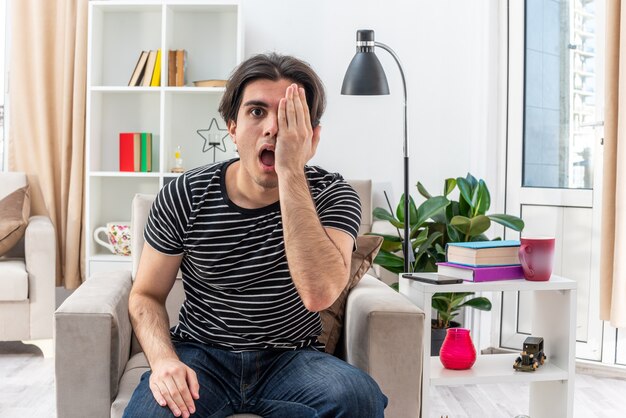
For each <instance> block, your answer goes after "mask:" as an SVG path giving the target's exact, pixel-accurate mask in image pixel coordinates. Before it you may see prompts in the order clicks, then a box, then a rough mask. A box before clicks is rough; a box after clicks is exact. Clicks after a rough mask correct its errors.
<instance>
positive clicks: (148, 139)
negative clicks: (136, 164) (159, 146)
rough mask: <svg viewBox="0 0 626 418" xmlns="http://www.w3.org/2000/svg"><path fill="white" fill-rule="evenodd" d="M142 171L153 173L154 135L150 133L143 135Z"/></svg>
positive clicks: (143, 133)
mask: <svg viewBox="0 0 626 418" xmlns="http://www.w3.org/2000/svg"><path fill="white" fill-rule="evenodd" d="M140 166H141V171H142V172H144V173H146V172H151V171H152V134H151V133H150V132H142V133H141V159H140Z"/></svg>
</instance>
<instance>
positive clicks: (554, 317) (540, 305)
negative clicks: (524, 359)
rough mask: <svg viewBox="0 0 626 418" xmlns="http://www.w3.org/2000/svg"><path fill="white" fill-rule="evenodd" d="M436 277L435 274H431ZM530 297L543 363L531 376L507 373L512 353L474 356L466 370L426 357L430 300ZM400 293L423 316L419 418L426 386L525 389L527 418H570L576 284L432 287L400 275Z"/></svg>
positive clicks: (555, 280) (426, 410)
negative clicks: (446, 295) (474, 295)
mask: <svg viewBox="0 0 626 418" xmlns="http://www.w3.org/2000/svg"><path fill="white" fill-rule="evenodd" d="M432 274H433V275H436V273H432ZM517 291H531V292H533V293H532V294H533V299H532V300H533V302H532V303H533V307H532V309H531V311H532V318H531V333H532V335H533V336H537V337H543V340H544V352H545V353H546V355H547V357H548V359H547V361H546V363H545V364H544V365H543V366H541V367H539V369H537V370H536V371H534V372H519V371H515V370H514V369H513V363H514V361H515V358H516V357H517V356H518V354H490V355H480V354H478V357H477V358H476V363H474V366H472V368H471V369H469V370H448V369H445V368H443V366H442V365H441V362H440V361H439V357H431V355H430V323H431V319H432V309H431V301H432V297H433V294H434V293H437V292H517ZM400 293H402V294H403V295H405V296H406V297H407V298H409V299H410V300H411V301H412V302H413V303H415V304H416V305H417V306H418V307H419V308H421V309H422V310H423V311H424V313H425V320H424V363H423V364H424V367H423V369H424V372H423V380H422V415H421V416H422V417H424V418H428V417H430V416H431V415H432V416H439V415H440V414H439V413H438V411H434V412H435V414H431V413H430V387H431V386H439V385H470V384H480V383H522V382H528V383H529V384H530V400H529V415H530V416H531V417H533V418H548V417H549V418H552V417H568V418H570V417H572V415H573V404H574V398H573V395H574V372H575V357H576V351H575V342H576V341H575V340H576V338H575V337H576V334H575V332H576V282H575V281H573V280H570V279H566V278H563V277H559V276H555V275H553V276H552V277H551V278H550V280H549V281H547V282H531V281H527V280H503V281H497V282H482V283H473V282H463V283H459V284H451V285H436V284H428V283H422V282H418V281H415V280H410V279H405V278H403V277H402V275H400Z"/></svg>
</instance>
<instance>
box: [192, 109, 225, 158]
mask: <svg viewBox="0 0 626 418" xmlns="http://www.w3.org/2000/svg"><path fill="white" fill-rule="evenodd" d="M196 132H197V133H198V135H200V136H201V137H202V139H204V144H203V145H202V152H208V151H210V150H211V149H213V155H214V158H213V159H214V160H215V149H216V148H217V149H218V150H220V151H222V152H226V142H225V140H226V138H228V129H225V128H224V129H222V128H220V127H219V125H218V124H217V119H215V118H211V123H210V124H209V127H208V128H207V129H198V130H197V131H196ZM222 132H226V133H225V134H222Z"/></svg>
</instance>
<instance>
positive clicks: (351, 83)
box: [341, 52, 389, 96]
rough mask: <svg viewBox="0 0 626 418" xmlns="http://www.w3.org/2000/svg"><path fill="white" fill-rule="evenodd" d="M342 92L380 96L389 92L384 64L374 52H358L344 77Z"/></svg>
mask: <svg viewBox="0 0 626 418" xmlns="http://www.w3.org/2000/svg"><path fill="white" fill-rule="evenodd" d="M341 94H348V95H356V96H379V95H383V94H389V85H388V84H387V76H385V71H384V70H383V66H382V65H381V64H380V61H378V57H377V56H376V54H375V53H374V52H357V53H356V55H355V56H354V58H352V61H351V62H350V65H349V66H348V69H347V70H346V75H345V76H344V78H343V85H342V86H341Z"/></svg>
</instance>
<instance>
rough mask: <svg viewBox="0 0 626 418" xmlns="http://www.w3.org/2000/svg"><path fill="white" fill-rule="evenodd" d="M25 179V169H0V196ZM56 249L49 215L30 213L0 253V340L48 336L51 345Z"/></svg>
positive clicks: (33, 338)
mask: <svg viewBox="0 0 626 418" xmlns="http://www.w3.org/2000/svg"><path fill="white" fill-rule="evenodd" d="M27 183H28V180H27V178H26V175H25V174H24V173H17V172H13V173H0V200H2V199H4V197H6V196H7V195H9V194H10V193H12V192H13V191H15V190H17V189H19V188H21V187H24V186H25V185H26V184H27ZM55 251H56V243H55V236H54V227H53V226H52V222H51V221H50V219H49V218H48V217H45V216H31V217H30V219H29V221H28V226H27V227H26V232H25V234H24V237H23V238H22V239H20V241H19V242H18V243H17V244H16V245H15V246H14V247H13V248H12V249H11V250H9V252H8V253H7V254H5V255H4V256H3V257H0V341H25V340H26V341H28V342H29V343H34V344H37V341H29V340H46V339H50V343H49V346H50V347H52V341H51V339H52V322H53V314H54V308H55V274H56V266H55V262H56V253H55ZM38 345H39V344H38ZM44 345H46V344H44ZM42 351H44V354H49V353H47V352H46V350H44V349H42Z"/></svg>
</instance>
